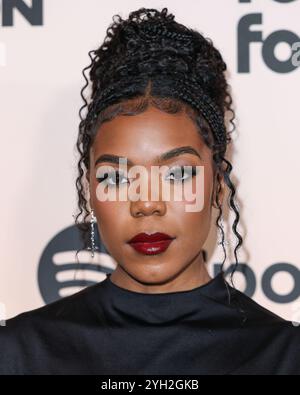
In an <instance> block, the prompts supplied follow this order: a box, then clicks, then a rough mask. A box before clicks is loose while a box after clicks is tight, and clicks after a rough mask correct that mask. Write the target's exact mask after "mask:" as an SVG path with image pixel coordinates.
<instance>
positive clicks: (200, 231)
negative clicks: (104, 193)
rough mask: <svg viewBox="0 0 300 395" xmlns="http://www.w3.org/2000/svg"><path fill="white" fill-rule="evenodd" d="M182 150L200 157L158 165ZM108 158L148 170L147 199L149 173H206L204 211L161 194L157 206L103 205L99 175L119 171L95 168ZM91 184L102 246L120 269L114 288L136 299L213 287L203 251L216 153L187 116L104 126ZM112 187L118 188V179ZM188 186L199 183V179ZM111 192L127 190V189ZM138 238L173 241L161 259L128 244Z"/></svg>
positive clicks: (144, 116) (153, 116)
mask: <svg viewBox="0 0 300 395" xmlns="http://www.w3.org/2000/svg"><path fill="white" fill-rule="evenodd" d="M183 146H189V147H192V148H193V149H195V150H196V151H197V152H198V154H199V155H200V157H201V158H199V157H198V156H197V155H194V154H191V153H184V154H181V155H179V156H177V157H174V158H171V159H168V160H166V161H164V162H161V163H157V162H156V161H155V158H156V157H158V156H160V155H162V154H163V153H165V152H167V151H170V150H172V149H174V148H178V147H183ZM104 154H112V155H117V156H120V157H125V158H127V160H128V163H129V161H131V162H133V164H134V165H143V166H145V167H146V168H147V170H148V171H149V173H148V179H149V184H148V188H149V189H148V193H149V195H148V196H151V183H150V180H151V176H150V168H151V166H153V165H156V166H157V165H164V166H168V168H169V169H170V170H169V172H168V173H165V174H166V175H168V174H169V173H170V171H171V169H172V168H173V167H174V166H197V165H198V166H201V165H202V166H204V207H203V209H202V210H201V211H199V212H187V211H186V209H185V207H186V205H187V204H191V203H192V202H190V201H184V200H183V201H174V199H173V200H172V199H170V200H169V201H163V200H162V199H161V193H160V195H159V197H160V199H159V200H158V201H155V200H154V201H151V200H150V199H149V198H148V199H147V200H145V201H143V200H138V201H132V200H130V199H128V200H127V201H118V200H117V201H100V200H99V199H98V198H97V195H96V188H97V186H98V185H99V180H97V178H96V175H97V174H98V175H99V169H98V168H99V167H101V166H112V167H114V168H115V169H118V164H114V163H110V162H101V163H98V164H97V165H96V166H95V161H96V160H97V158H99V157H100V156H101V155H104ZM129 168H130V166H129V164H128V169H129ZM97 169H98V172H97ZM102 169H103V167H102ZM96 172H97V173H96ZM177 174H178V173H177ZM179 174H181V173H179ZM177 177H178V175H177ZM171 178H172V177H171ZM87 179H88V182H89V192H90V206H91V208H93V209H94V214H95V216H96V218H97V226H98V230H99V234H100V237H101V240H102V242H103V243H104V245H105V246H106V248H107V250H108V252H109V253H110V254H111V256H112V257H113V258H114V259H115V261H116V262H117V267H116V269H115V270H114V271H113V273H112V274H111V276H110V279H111V281H112V282H113V283H114V284H116V285H118V286H119V287H121V288H125V289H128V290H130V291H134V292H140V293H166V292H177V291H187V290H191V289H194V288H196V287H199V286H201V285H204V284H206V283H207V282H209V281H210V280H211V277H210V276H209V274H208V271H207V268H206V265H205V262H204V261H203V255H202V248H203V245H204V243H205V241H206V239H207V236H208V233H209V229H210V224H211V215H212V206H214V203H213V202H214V200H213V199H214V194H215V183H214V173H213V160H212V154H211V150H210V149H209V148H208V147H207V146H206V145H205V144H204V142H203V140H202V138H201V136H200V135H199V132H198V131H197V128H196V125H195V124H194V122H193V121H192V120H191V119H190V118H189V117H188V115H187V114H185V113H184V112H181V113H178V114H168V113H165V112H163V111H160V110H158V109H156V108H155V107H152V106H150V107H149V108H148V109H147V110H146V111H145V112H143V113H141V114H138V115H134V116H126V115H119V116H117V117H115V118H114V119H112V120H110V121H108V122H104V123H103V124H102V125H101V126H100V128H99V130H98V131H97V134H96V137H95V140H94V143H93V145H92V147H91V150H90V169H89V171H88V173H87ZM127 180H128V178H127ZM113 181H114V182H116V180H115V179H114V180H113ZM164 182H170V181H164ZM187 182H193V183H195V177H192V178H191V179H190V180H189V181H187ZM221 185H222V189H221V194H220V195H219V201H220V203H222V200H223V195H224V183H223V182H222V184H221ZM110 188H128V184H119V186H110ZM193 191H194V189H193ZM140 232H146V233H147V232H148V233H153V232H162V233H167V234H169V235H170V236H172V237H175V239H174V240H173V242H172V243H171V244H170V246H169V247H168V248H167V250H166V251H164V252H163V253H161V254H157V255H143V254H140V253H138V252H137V251H135V250H134V249H133V248H132V247H131V246H130V245H129V244H128V243H127V242H128V240H130V239H131V238H132V237H133V236H135V235H136V234H138V233H140Z"/></svg>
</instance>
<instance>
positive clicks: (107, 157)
mask: <svg viewBox="0 0 300 395" xmlns="http://www.w3.org/2000/svg"><path fill="white" fill-rule="evenodd" d="M183 154H191V155H195V156H197V157H198V158H200V159H201V160H202V157H201V156H200V154H199V152H198V151H197V150H195V149H194V148H193V147H191V146H185V147H178V148H174V149H172V150H170V151H167V152H165V153H163V154H162V155H159V156H157V157H156V158H155V159H154V161H155V162H158V163H160V162H163V161H166V160H169V159H172V158H176V157H177V156H180V155H183ZM120 159H121V160H124V159H126V160H127V164H128V165H129V166H133V165H134V163H133V162H132V161H131V160H130V159H128V158H126V157H124V156H118V155H112V154H103V155H100V156H99V158H98V159H97V160H96V161H95V166H96V165H97V164H98V163H103V162H110V163H115V164H117V165H118V164H119V160H120Z"/></svg>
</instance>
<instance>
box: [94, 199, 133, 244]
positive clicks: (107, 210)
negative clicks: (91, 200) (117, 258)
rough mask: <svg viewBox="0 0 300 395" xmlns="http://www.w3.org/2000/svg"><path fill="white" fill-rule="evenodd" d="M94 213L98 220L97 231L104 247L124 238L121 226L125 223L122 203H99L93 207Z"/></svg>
mask: <svg viewBox="0 0 300 395" xmlns="http://www.w3.org/2000/svg"><path fill="white" fill-rule="evenodd" d="M94 207H95V209H94V211H95V213H96V216H97V219H98V230H99V234H100V238H101V240H102V241H103V242H104V244H106V245H111V244H112V242H114V244H118V243H116V241H119V240H120V241H121V240H122V239H123V237H124V235H123V234H122V224H123V223H126V218H125V217H126V210H127V208H126V207H125V205H124V202H109V201H106V202H99V201H96V204H95V205H94Z"/></svg>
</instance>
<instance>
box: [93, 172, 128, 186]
mask: <svg viewBox="0 0 300 395" xmlns="http://www.w3.org/2000/svg"><path fill="white" fill-rule="evenodd" d="M96 179H97V180H98V181H99V183H101V182H105V183H106V184H107V185H108V186H119V185H120V184H127V182H128V181H126V180H127V179H126V177H124V174H123V173H121V172H119V171H118V170H116V171H113V172H105V173H103V175H100V176H97V177H96ZM120 180H122V182H120ZM123 180H125V182H124V181H123Z"/></svg>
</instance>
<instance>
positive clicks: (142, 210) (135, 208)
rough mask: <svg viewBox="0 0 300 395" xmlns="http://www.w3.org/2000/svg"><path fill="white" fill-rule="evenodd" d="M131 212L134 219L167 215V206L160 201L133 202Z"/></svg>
mask: <svg viewBox="0 0 300 395" xmlns="http://www.w3.org/2000/svg"><path fill="white" fill-rule="evenodd" d="M130 212H131V215H132V216H133V217H143V216H149V215H159V216H162V215H165V213H166V204H165V202H162V201H161V200H159V201H149V200H146V201H143V200H137V201H136V202H131V205H130Z"/></svg>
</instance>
